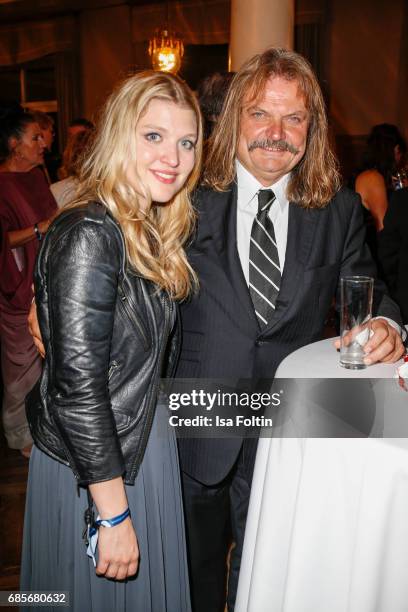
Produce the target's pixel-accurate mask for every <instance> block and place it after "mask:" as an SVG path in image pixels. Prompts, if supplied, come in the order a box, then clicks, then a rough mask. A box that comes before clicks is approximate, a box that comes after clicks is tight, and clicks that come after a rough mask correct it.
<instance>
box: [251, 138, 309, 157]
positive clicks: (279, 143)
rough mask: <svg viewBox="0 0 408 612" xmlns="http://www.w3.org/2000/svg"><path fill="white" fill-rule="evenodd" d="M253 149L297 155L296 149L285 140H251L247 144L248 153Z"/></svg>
mask: <svg viewBox="0 0 408 612" xmlns="http://www.w3.org/2000/svg"><path fill="white" fill-rule="evenodd" d="M254 149H270V150H272V151H289V153H292V155H297V153H299V149H297V148H296V147H295V146H294V145H293V144H291V143H290V142H288V141H287V140H284V139H281V140H269V138H265V139H264V140H253V141H252V142H251V143H249V146H248V151H249V153H250V152H251V151H253V150H254Z"/></svg>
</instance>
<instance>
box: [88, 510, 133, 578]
mask: <svg viewBox="0 0 408 612" xmlns="http://www.w3.org/2000/svg"><path fill="white" fill-rule="evenodd" d="M138 565H139V546H138V543H137V538H136V533H135V530H134V529H133V525H132V521H131V520H130V517H128V518H127V519H125V520H124V521H123V523H120V524H119V525H116V526H115V527H99V536H98V565H97V566H96V573H97V574H98V575H99V576H105V578H114V579H115V580H125V578H129V577H130V576H133V575H134V574H136V572H137V568H138Z"/></svg>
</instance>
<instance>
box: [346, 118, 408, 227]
mask: <svg viewBox="0 0 408 612" xmlns="http://www.w3.org/2000/svg"><path fill="white" fill-rule="evenodd" d="M406 151H407V145H406V142H405V140H404V138H403V136H402V135H401V133H400V131H399V130H398V128H397V126H396V125H392V124H389V123H381V124H380V125H375V126H374V127H373V129H372V130H371V133H370V135H369V137H368V140H367V151H366V154H365V161H364V169H363V170H362V172H360V173H359V174H358V175H357V177H356V181H355V190H356V191H357V193H359V194H360V196H361V200H362V203H363V206H364V208H365V209H366V211H368V213H369V215H370V217H371V219H372V226H373V228H374V230H375V231H376V232H379V231H380V230H382V228H383V219H384V215H385V213H386V210H387V206H388V196H389V194H390V192H391V191H392V189H393V183H392V177H393V174H394V173H395V172H396V171H397V169H398V168H399V166H400V164H401V162H402V160H403V157H404V155H405V153H406Z"/></svg>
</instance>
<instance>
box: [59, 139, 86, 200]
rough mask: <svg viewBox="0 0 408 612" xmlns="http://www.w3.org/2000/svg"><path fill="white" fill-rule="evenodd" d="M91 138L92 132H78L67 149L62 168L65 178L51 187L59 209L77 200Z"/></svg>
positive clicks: (61, 173) (62, 174)
mask: <svg viewBox="0 0 408 612" xmlns="http://www.w3.org/2000/svg"><path fill="white" fill-rule="evenodd" d="M91 136H92V130H83V131H82V132H77V133H76V134H74V135H73V136H71V138H70V139H69V141H68V143H67V146H66V147H65V151H64V156H63V159H62V167H61V168H60V175H61V176H62V177H63V178H62V179H61V180H60V181H57V182H56V183H53V184H52V185H51V187H50V189H51V193H52V195H53V196H54V198H55V200H56V202H57V204H58V207H59V208H62V207H63V206H65V204H68V202H70V201H72V200H73V199H74V198H75V194H76V189H77V187H78V177H79V172H80V169H81V159H82V156H83V155H84V153H85V151H86V149H87V146H88V144H89V141H90V138H91Z"/></svg>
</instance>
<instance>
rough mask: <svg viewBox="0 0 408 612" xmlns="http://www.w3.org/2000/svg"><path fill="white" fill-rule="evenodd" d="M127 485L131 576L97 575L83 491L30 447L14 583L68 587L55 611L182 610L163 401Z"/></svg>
mask: <svg viewBox="0 0 408 612" xmlns="http://www.w3.org/2000/svg"><path fill="white" fill-rule="evenodd" d="M126 492H127V496H128V500H129V507H130V510H131V513H132V522H133V525H134V527H135V531H136V534H137V538H138V543H139V551H140V564H139V571H138V574H137V576H136V577H134V578H132V579H130V580H127V581H125V582H116V581H113V580H108V579H106V578H103V577H98V576H96V574H95V568H94V566H93V563H92V560H91V559H90V558H89V557H87V555H86V550H85V544H84V541H83V539H82V532H83V529H84V526H85V523H84V512H85V509H86V507H87V495H86V491H85V490H83V489H81V490H80V496H78V493H77V486H76V481H75V478H74V476H73V473H72V472H71V470H70V469H69V468H68V467H66V466H65V465H62V464H61V463H58V462H57V461H54V460H53V459H51V458H50V457H48V455H46V454H44V453H43V452H41V451H40V450H39V449H37V448H34V449H33V452H32V455H31V460H30V472H29V478H28V490H27V501H26V513H25V524H24V538H23V556H22V567H21V581H20V589H21V590H27V591H44V590H46V591H50V590H52V591H69V596H70V606H69V608H66V607H65V608H61V607H58V608H57V607H56V608H55V610H67V609H68V610H72V611H75V612H189V611H190V609H191V607H190V593H189V585H188V572H187V555H186V542H185V531H184V519H183V508H182V500H181V485H180V475H179V466H178V456H177V446H176V440H175V436H174V430H173V429H172V428H170V427H169V425H168V413H167V409H166V408H165V407H164V406H158V407H157V411H156V416H155V419H154V423H153V427H152V431H151V434H150V438H149V441H148V445H147V448H146V453H145V456H144V459H143V463H142V466H141V468H140V471H139V474H138V476H137V478H136V481H135V485H134V486H127V487H126ZM22 609H23V610H25V608H22ZM29 610H31V608H27V611H29ZM47 610H54V608H53V607H47Z"/></svg>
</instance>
